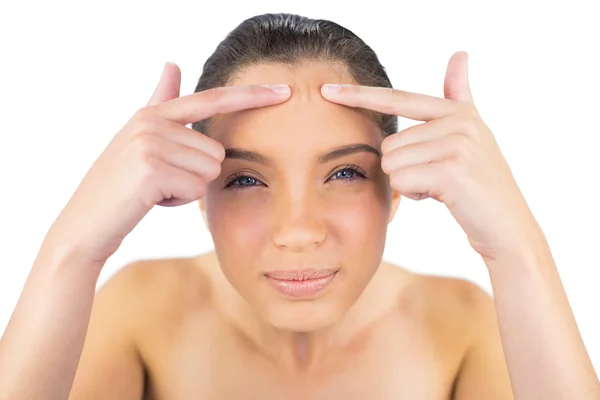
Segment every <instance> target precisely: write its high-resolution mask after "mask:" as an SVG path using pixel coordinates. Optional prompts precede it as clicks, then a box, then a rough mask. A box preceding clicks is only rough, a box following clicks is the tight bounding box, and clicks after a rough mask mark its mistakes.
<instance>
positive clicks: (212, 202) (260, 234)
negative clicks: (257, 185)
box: [206, 189, 269, 256]
mask: <svg viewBox="0 0 600 400" xmlns="http://www.w3.org/2000/svg"><path fill="white" fill-rule="evenodd" d="M244 190H246V189H241V190H239V192H235V189H234V190H232V191H231V192H223V191H218V192H211V193H207V199H206V202H207V205H206V218H207V222H208V226H209V230H210V232H211V234H212V236H213V240H214V242H215V245H216V246H219V247H223V248H227V247H230V248H236V249H247V251H248V249H251V248H255V249H258V248H260V247H259V246H258V245H259V243H261V242H263V243H264V240H266V239H267V238H268V222H267V221H268V210H269V207H268V204H267V203H268V198H267V196H266V195H264V194H263V195H260V194H259V195H256V193H254V194H248V193H242V191H244ZM247 251H244V250H241V251H236V252H234V253H236V254H240V255H241V256H243V255H244V253H245V254H246V256H248V255H249V254H248V252H247Z"/></svg>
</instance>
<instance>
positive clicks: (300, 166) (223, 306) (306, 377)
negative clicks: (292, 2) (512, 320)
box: [72, 62, 512, 399]
mask: <svg viewBox="0 0 600 400" xmlns="http://www.w3.org/2000/svg"><path fill="white" fill-rule="evenodd" d="M330 81H336V82H346V83H351V82H352V81H351V79H350V78H349V77H348V75H347V74H345V73H344V72H343V70H341V71H340V70H339V69H337V68H332V67H331V65H330V64H326V63H314V62H313V63H306V64H304V65H299V66H297V67H296V68H289V67H282V66H280V65H268V64H265V65H258V66H255V67H253V68H250V69H248V70H244V71H242V72H240V73H238V74H237V75H236V76H235V78H234V79H233V80H232V84H235V85H245V84H263V83H268V82H283V83H287V84H289V85H290V86H291V88H292V93H293V94H292V96H291V98H290V99H288V100H287V101H286V102H285V103H282V104H279V105H276V106H272V107H268V108H261V109H256V110H248V111H240V112H234V113H231V114H227V115H223V116H219V117H218V118H217V119H216V120H215V121H214V124H213V125H212V129H211V131H210V136H211V137H212V138H214V139H216V140H218V141H219V142H220V143H222V144H223V146H224V148H225V149H232V148H235V149H244V150H251V151H254V152H257V153H259V154H261V155H263V156H264V157H266V158H269V159H270V162H271V164H270V165H268V166H266V165H262V164H260V163H257V162H254V161H249V160H247V159H240V158H235V157H226V158H225V160H224V161H223V163H222V169H221V175H220V176H219V177H218V178H217V179H215V180H214V181H212V182H211V183H210V184H209V185H208V187H207V192H206V196H204V198H203V199H202V200H201V201H200V206H201V210H202V212H203V216H204V218H205V221H206V224H207V226H208V229H209V231H210V232H211V235H212V237H213V240H214V243H215V252H214V253H209V254H206V255H202V256H199V257H196V258H192V259H183V260H163V261H161V262H150V263H138V264H136V265H135V266H130V267H128V268H127V269H126V270H125V271H124V272H122V273H120V274H119V275H118V276H117V277H115V278H113V282H111V283H109V284H107V285H106V287H105V288H104V289H102V290H101V292H100V294H99V296H98V302H97V304H96V306H95V307H96V308H95V310H94V312H93V313H92V321H91V325H90V331H89V334H88V338H87V341H86V346H85V348H84V351H83V356H82V359H81V363H80V366H79V369H78V373H77V376H76V380H75V385H74V389H73V394H72V398H74V399H78V398H90V397H92V398H93V396H98V398H101V396H107V398H109V397H111V396H113V397H114V396H118V395H121V393H131V395H130V397H131V398H140V396H141V394H142V391H143V389H142V388H143V374H142V371H143V370H146V371H148V373H149V376H150V377H151V378H150V380H149V382H148V387H147V392H148V396H149V397H151V398H164V399H167V398H215V399H222V398H241V397H244V396H247V395H248V393H252V397H256V398H274V399H275V398H298V399H301V398H303V399H305V398H314V399H320V398H323V399H325V398H327V399H331V398H382V399H383V398H401V397H407V396H408V397H410V398H423V399H425V398H427V399H449V398H457V399H460V398H465V399H466V398H473V396H486V398H497V399H508V398H512V396H511V393H510V390H511V389H510V383H509V379H508V374H507V371H506V366H505V364H504V359H503V355H502V350H501V343H500V339H499V334H498V329H497V326H496V324H495V317H494V312H493V305H492V301H491V298H490V297H489V296H488V295H487V294H485V293H484V292H483V291H482V290H481V289H479V288H478V287H476V286H475V285H473V284H470V283H468V282H466V281H463V280H458V279H450V278H439V277H426V276H420V275H416V274H413V273H410V272H408V271H407V270H406V269H405V268H400V267H399V266H393V265H390V264H388V263H382V260H381V256H382V252H383V247H384V243H385V239H386V229H387V224H388V223H389V222H390V221H391V220H392V219H393V216H394V214H395V211H396V209H397V207H398V205H399V201H400V195H399V193H398V192H394V191H393V190H392V188H391V186H390V183H389V178H388V175H387V174H385V173H384V172H383V170H382V168H381V157H380V156H379V155H378V154H373V153H372V152H368V151H361V152H356V153H353V154H349V155H345V156H343V157H340V158H336V159H333V160H330V161H328V162H326V163H320V162H318V161H317V157H318V156H319V155H321V154H325V153H327V152H329V151H331V149H335V148H338V147H341V146H347V145H353V144H357V143H364V144H368V145H370V146H372V147H374V148H375V149H380V148H381V143H382V141H383V136H382V134H381V132H380V130H379V129H378V126H377V125H376V124H375V122H374V120H373V118H372V116H371V114H370V113H368V112H366V111H365V110H361V109H355V108H349V107H340V106H338V105H336V104H333V103H331V102H328V101H327V100H326V99H324V98H323V97H322V96H321V94H320V87H321V85H322V84H323V83H325V82H330ZM282 127H284V128H283V129H282ZM350 164H353V165H357V166H359V167H360V168H361V170H362V171H363V172H364V173H365V174H366V175H367V178H364V179H361V178H358V176H357V175H356V174H355V175H354V179H346V180H345V181H344V180H343V179H340V178H338V180H337V181H336V180H335V179H331V177H332V176H333V177H335V176H336V173H337V172H338V171H340V170H343V168H344V167H345V166H347V165H350ZM236 173H238V175H235V174H236ZM239 173H243V176H244V177H250V178H254V179H255V180H251V184H252V185H253V186H250V187H243V186H240V181H244V178H241V177H240V176H239ZM232 176H233V177H234V179H235V178H236V177H237V180H238V181H237V182H235V183H236V184H237V185H238V186H237V187H229V188H224V186H225V185H226V184H227V183H228V182H231V177H232ZM338 176H339V174H338ZM342 176H343V175H342ZM246 180H247V179H246ZM300 264H303V265H304V264H307V265H310V266H313V265H318V266H320V267H327V268H336V269H337V268H339V272H338V273H337V275H336V277H335V278H334V282H333V284H332V285H331V286H330V287H329V288H328V289H327V291H326V292H325V294H324V295H322V296H320V297H319V298H318V299H316V300H314V301H296V300H289V299H287V298H284V297H282V296H281V295H279V294H278V293H277V292H276V291H274V290H273V289H272V288H271V287H270V286H269V285H268V284H267V281H266V278H265V277H264V276H263V274H264V273H265V272H267V271H269V270H274V269H286V268H287V269H289V268H293V267H296V266H298V265H300ZM140 282H143V283H140ZM167 282H168V283H167ZM157 293H160V294H158V295H157ZM126 298H130V299H135V300H134V303H135V304H137V305H133V304H132V305H131V307H126V311H125V310H124V311H122V315H115V308H116V307H115V306H116V305H117V304H121V305H123V304H127V303H128V301H127V300H126ZM101 299H102V300H101ZM104 302H106V303H104ZM142 305H143V306H142ZM119 308H122V306H120V307H119ZM119 314H120V313H119ZM115 318H117V320H115ZM125 321H126V322H125ZM123 324H125V326H123ZM115 341H116V343H122V347H119V346H115ZM482 348H485V353H483V354H479V353H477V354H475V351H477V352H480V351H481V350H480V349H482ZM474 349H476V350H474ZM469 352H473V354H475V355H471V353H469ZM191 354H196V355H197V356H196V357H194V356H190V355H191ZM467 354H469V357H468V358H467ZM214 357H216V358H214ZM167 360H168V361H167ZM480 374H485V376H486V379H485V380H480V379H479V376H481V375H480ZM192 377H193V378H192ZM459 377H460V379H459ZM423 382H428V384H427V385H423ZM109 383H110V384H109ZM108 386H110V387H111V388H114V389H113V390H114V393H111V394H109V393H107V392H106V388H107V387H108ZM100 393H103V394H102V395H100ZM294 396H296V397H294Z"/></svg>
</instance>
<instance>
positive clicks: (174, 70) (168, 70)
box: [148, 62, 181, 106]
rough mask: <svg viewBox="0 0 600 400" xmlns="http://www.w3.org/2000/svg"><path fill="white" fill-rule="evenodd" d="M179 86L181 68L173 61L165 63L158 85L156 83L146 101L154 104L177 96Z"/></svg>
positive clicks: (150, 104)
mask: <svg viewBox="0 0 600 400" xmlns="http://www.w3.org/2000/svg"><path fill="white" fill-rule="evenodd" d="M180 88H181V70H180V69H179V67H178V66H177V64H175V63H172V62H168V63H166V64H165V66H164V67H163V71H162V75H161V76H160V80H159V81H158V85H156V88H155V89H154V93H153V94H152V97H151V98H150V101H148V105H149V106H155V105H158V104H160V103H164V102H165V101H169V100H173V99H175V98H177V97H179V90H180Z"/></svg>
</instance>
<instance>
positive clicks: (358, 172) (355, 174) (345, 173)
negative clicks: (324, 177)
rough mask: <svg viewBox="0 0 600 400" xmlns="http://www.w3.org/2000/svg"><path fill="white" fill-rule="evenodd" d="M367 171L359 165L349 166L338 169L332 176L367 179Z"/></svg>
mask: <svg viewBox="0 0 600 400" xmlns="http://www.w3.org/2000/svg"><path fill="white" fill-rule="evenodd" d="M365 178H366V172H365V171H363V170H362V169H361V168H359V167H358V166H348V167H345V168H342V169H340V170H338V171H336V172H335V173H334V174H333V175H332V176H331V178H329V179H332V180H338V181H339V180H343V181H351V180H354V179H365Z"/></svg>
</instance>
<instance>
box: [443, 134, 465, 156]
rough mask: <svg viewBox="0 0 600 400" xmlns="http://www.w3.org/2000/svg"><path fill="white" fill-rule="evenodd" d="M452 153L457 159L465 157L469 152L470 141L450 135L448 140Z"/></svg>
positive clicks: (462, 136) (460, 136) (459, 136)
mask: <svg viewBox="0 0 600 400" xmlns="http://www.w3.org/2000/svg"><path fill="white" fill-rule="evenodd" d="M448 140H450V143H451V146H452V149H453V152H454V154H455V155H456V156H458V157H464V156H467V155H468V154H469V153H470V151H471V141H470V140H469V138H468V137H466V136H464V135H452V136H449V139H448Z"/></svg>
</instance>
